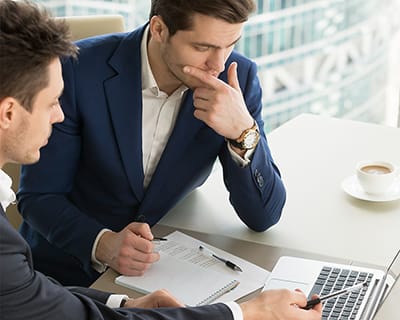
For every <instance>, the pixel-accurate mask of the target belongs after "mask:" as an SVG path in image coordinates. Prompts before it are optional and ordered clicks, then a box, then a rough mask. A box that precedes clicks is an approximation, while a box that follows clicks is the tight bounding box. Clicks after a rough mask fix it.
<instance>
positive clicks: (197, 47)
mask: <svg viewBox="0 0 400 320" xmlns="http://www.w3.org/2000/svg"><path fill="white" fill-rule="evenodd" d="M195 48H196V50H197V51H201V52H204V51H207V50H208V49H210V47H206V46H195Z"/></svg>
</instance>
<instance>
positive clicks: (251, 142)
mask: <svg viewBox="0 0 400 320" xmlns="http://www.w3.org/2000/svg"><path fill="white" fill-rule="evenodd" d="M258 138H259V134H258V132H257V131H250V132H248V134H247V135H246V137H245V138H244V140H243V146H244V147H245V148H246V149H252V148H253V147H254V146H255V145H256V144H257V142H258Z"/></svg>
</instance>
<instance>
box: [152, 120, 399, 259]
mask: <svg viewBox="0 0 400 320" xmlns="http://www.w3.org/2000/svg"><path fill="white" fill-rule="evenodd" d="M268 141H269V145H270V148H271V151H272V154H273V157H274V159H275V161H276V163H277V164H278V167H279V168H280V170H281V173H282V177H283V180H284V183H285V185H286V188H287V202H286V205H285V208H284V211H283V214H282V218H281V220H280V221H279V223H278V224H277V225H276V226H274V227H272V228H271V229H269V230H268V231H266V232H263V233H256V232H252V231H250V230H249V229H248V228H247V227H246V226H245V225H244V224H243V223H242V222H241V221H240V220H239V218H238V217H237V216H236V213H235V212H234V210H233V208H232V207H231V206H230V204H229V201H228V193H227V191H226V189H225V187H224V185H223V181H222V172H221V169H220V168H219V167H218V165H217V167H216V169H215V170H214V172H213V174H212V175H211V176H210V178H209V179H208V180H207V182H206V183H205V184H204V185H203V186H202V187H201V188H199V189H198V190H196V191H194V192H193V193H192V194H190V195H189V196H188V197H187V198H185V199H184V200H183V201H181V203H179V204H178V206H177V207H175V208H174V209H173V210H172V211H171V212H170V213H169V214H168V215H166V216H165V217H164V218H163V219H162V220H161V222H160V223H161V224H164V225H168V226H175V227H179V228H184V229H189V230H194V231H200V232H207V233H215V234H221V235H226V236H231V237H234V238H239V239H244V240H249V241H253V242H258V243H264V244H268V245H272V246H278V247H283V248H285V247H286V248H291V249H296V250H303V251H309V252H313V253H317V254H323V255H329V256H332V257H338V258H343V259H348V260H354V261H360V262H364V263H371V264H375V265H381V266H383V265H386V264H388V263H389V261H390V260H391V258H392V257H393V256H394V254H395V253H396V251H397V250H398V248H399V247H400V201H399V200H396V201H392V202H385V203H373V202H368V201H363V200H358V199H354V198H352V197H350V196H348V195H347V194H346V193H345V192H344V191H343V190H342V188H341V183H342V181H343V179H344V178H346V177H348V176H350V175H352V174H353V173H354V167H355V165H356V163H357V162H358V161H359V160H363V159H384V160H388V161H393V162H394V163H397V164H398V165H400V129H397V128H391V127H384V126H378V125H373V124H367V123H361V122H355V121H349V120H339V119H333V118H327V117H322V116H314V115H301V116H298V117H296V118H294V119H293V120H291V121H289V122H287V123H286V124H284V125H283V126H281V127H279V128H278V129H276V130H274V131H273V132H271V134H270V135H269V136H268Z"/></svg>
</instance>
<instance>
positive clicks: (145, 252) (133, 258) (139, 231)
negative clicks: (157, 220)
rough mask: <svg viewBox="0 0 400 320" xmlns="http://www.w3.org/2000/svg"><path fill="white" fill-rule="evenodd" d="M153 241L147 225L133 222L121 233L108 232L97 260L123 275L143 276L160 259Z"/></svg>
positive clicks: (100, 241) (103, 236) (97, 253)
mask: <svg viewBox="0 0 400 320" xmlns="http://www.w3.org/2000/svg"><path fill="white" fill-rule="evenodd" d="M153 239H154V237H153V234H152V233H151V230H150V227H149V225H148V224H147V223H138V222H133V223H130V224H129V225H127V226H126V227H125V228H124V229H122V230H121V231H120V232H113V231H106V232H105V233H104V234H103V235H102V236H101V238H100V240H99V243H98V245H97V249H96V259H97V260H99V261H101V262H102V263H105V264H107V265H108V266H110V267H111V268H112V269H114V270H116V271H117V272H119V273H121V274H123V275H128V276H140V275H143V274H144V273H145V272H146V270H147V269H149V268H150V266H151V265H152V264H153V263H154V262H156V261H158V260H159V259H160V254H159V253H157V252H155V251H154V243H153V241H152V240H153ZM158 241H159V240H158Z"/></svg>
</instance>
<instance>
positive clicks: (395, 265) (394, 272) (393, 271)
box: [377, 250, 400, 314]
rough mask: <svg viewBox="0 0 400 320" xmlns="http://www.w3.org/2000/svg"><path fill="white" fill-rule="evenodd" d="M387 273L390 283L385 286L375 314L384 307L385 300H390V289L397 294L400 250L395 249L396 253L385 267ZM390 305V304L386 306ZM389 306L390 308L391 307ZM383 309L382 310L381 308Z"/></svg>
mask: <svg viewBox="0 0 400 320" xmlns="http://www.w3.org/2000/svg"><path fill="white" fill-rule="evenodd" d="M387 274H388V277H389V279H387V280H388V282H389V283H390V284H392V285H391V286H390V287H388V288H387V292H385V293H384V296H383V299H382V301H381V302H380V303H379V307H378V308H379V309H378V312H377V314H379V313H380V312H381V309H384V308H385V307H386V306H385V305H386V301H387V300H391V296H392V295H393V294H394V293H393V294H392V291H396V292H397V293H396V294H398V293H399V291H400V280H399V279H400V250H399V251H397V254H396V255H395V257H394V258H393V261H392V262H391V263H390V265H389V267H388V269H387ZM393 281H394V283H393ZM387 304H391V302H389V301H388V302H387ZM387 307H390V306H387ZM392 307H393V306H391V307H390V308H392ZM382 311H383V310H382Z"/></svg>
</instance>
